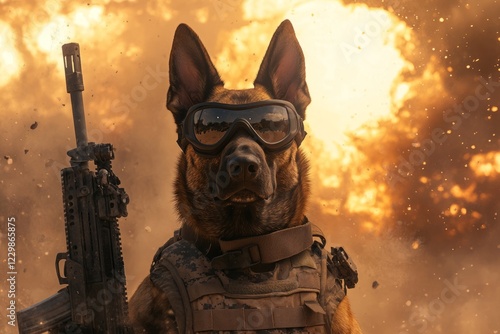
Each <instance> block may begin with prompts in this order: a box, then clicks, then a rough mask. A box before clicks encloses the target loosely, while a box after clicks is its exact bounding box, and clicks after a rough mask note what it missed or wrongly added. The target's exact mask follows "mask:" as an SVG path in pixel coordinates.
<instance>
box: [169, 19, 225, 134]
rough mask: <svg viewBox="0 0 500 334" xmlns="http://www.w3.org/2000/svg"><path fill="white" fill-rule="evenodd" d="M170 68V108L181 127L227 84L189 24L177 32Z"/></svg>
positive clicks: (181, 26) (179, 27)
mask: <svg viewBox="0 0 500 334" xmlns="http://www.w3.org/2000/svg"><path fill="white" fill-rule="evenodd" d="M169 66H170V70H169V76H170V88H169V89H168V93H167V108H168V109H169V110H170V111H171V112H172V114H173V115H174V119H175V122H176V123H177V124H180V123H181V122H182V121H183V120H184V118H185V117H186V112H187V110H188V109H189V108H190V107H191V106H192V105H194V104H196V103H200V102H203V101H205V100H206V99H207V98H208V96H209V95H210V93H211V92H212V91H213V89H214V88H215V87H216V86H219V85H220V86H223V85H224V82H223V81H222V80H221V78H220V76H219V74H218V73H217V70H216V69H215V67H214V65H213V63H212V61H211V60H210V56H209V55H208V52H207V50H206V49H205V47H204V46H203V44H202V43H201V41H200V38H199V37H198V35H196V33H195V32H194V31H193V30H192V29H191V28H190V27H189V26H187V25H186V24H180V25H179V26H178V27H177V30H176V31H175V35H174V41H173V43H172V51H171V53H170V64H169Z"/></svg>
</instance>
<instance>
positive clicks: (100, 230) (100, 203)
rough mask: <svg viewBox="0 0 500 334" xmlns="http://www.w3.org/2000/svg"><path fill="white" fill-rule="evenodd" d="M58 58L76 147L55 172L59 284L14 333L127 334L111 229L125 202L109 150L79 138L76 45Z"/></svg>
mask: <svg viewBox="0 0 500 334" xmlns="http://www.w3.org/2000/svg"><path fill="white" fill-rule="evenodd" d="M63 57H64V65H65V74H66V88H67V91H68V93H70V95H71V105H72V111H73V121H74V127H75V136H76V144H77V147H76V148H75V149H73V150H70V151H68V155H69V156H70V157H71V159H70V163H71V166H70V167H67V168H64V169H63V170H62V171H61V182H62V191H63V204H64V218H65V230H66V245H67V252H66V253H59V254H57V257H56V273H57V277H58V279H59V283H60V284H67V287H65V288H63V289H62V290H60V291H59V292H58V293H56V294H55V295H53V296H51V297H49V298H47V299H45V300H44V301H42V302H40V303H38V304H35V305H33V306H31V307H29V308H27V309H25V310H22V311H20V312H19V314H18V320H19V332H20V333H23V334H25V333H26V334H32V333H44V332H46V331H48V332H50V333H90V334H94V333H103V334H104V333H109V334H113V333H131V332H132V331H131V329H130V328H129V326H128V324H127V322H128V305H127V295H126V285H125V268H124V263H123V256H122V250H121V240H120V230H119V227H118V218H120V217H126V216H127V204H128V202H129V198H128V195H127V194H126V192H125V190H124V189H123V188H120V187H119V185H120V180H119V179H118V177H117V176H116V175H115V174H114V173H113V171H112V169H111V160H113V159H114V151H113V146H112V145H111V144H95V143H88V141H87V130H86V125H85V113H84V108H83V98H82V91H83V89H84V87H83V76H82V70H81V60H80V51H79V45H78V44H77V43H69V44H65V45H63ZM90 160H93V161H94V164H95V166H96V172H93V171H91V170H89V161H90ZM61 262H63V264H64V271H63V272H62V273H61V269H60V268H61Z"/></svg>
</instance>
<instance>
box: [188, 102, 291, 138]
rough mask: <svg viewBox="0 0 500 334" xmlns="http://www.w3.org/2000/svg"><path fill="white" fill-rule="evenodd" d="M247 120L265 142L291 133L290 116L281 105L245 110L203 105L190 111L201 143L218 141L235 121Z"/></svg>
mask: <svg viewBox="0 0 500 334" xmlns="http://www.w3.org/2000/svg"><path fill="white" fill-rule="evenodd" d="M238 121H241V122H245V123H247V124H250V126H251V127H252V128H253V130H254V131H255V133H257V134H258V135H259V137H260V138H261V139H262V140H264V141H265V142H267V143H270V144H274V143H278V142H280V141H281V140H283V139H284V138H286V136H287V135H288V134H289V133H290V117H289V114H288V111H287V109H286V108H285V107H284V106H281V105H265V106H260V107H256V108H253V109H252V110H251V112H249V111H248V110H241V111H236V110H227V109H221V108H203V109H200V110H197V111H196V112H195V114H194V115H193V122H194V135H195V137H196V140H198V141H199V142H200V143H201V144H204V145H215V144H217V143H218V142H219V141H220V140H221V139H222V138H223V137H224V135H225V134H226V132H227V131H228V130H229V129H230V128H231V126H232V125H233V124H234V123H235V122H238Z"/></svg>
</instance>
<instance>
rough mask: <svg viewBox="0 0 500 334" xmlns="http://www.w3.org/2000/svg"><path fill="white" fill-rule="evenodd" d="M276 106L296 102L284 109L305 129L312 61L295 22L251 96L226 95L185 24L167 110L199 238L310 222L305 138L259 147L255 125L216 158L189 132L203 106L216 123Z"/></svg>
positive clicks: (283, 30) (184, 202) (273, 47)
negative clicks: (271, 104)
mask: <svg viewBox="0 0 500 334" xmlns="http://www.w3.org/2000/svg"><path fill="white" fill-rule="evenodd" d="M268 100H284V101H288V102H289V103H291V105H292V107H291V108H288V107H287V106H286V105H285V106H282V108H284V109H286V110H288V111H287V112H289V114H288V116H289V117H291V118H294V116H295V115H298V116H300V117H295V118H296V119H294V120H292V121H294V122H296V125H297V126H298V127H300V126H301V125H302V123H301V122H302V120H301V119H304V118H305V109H306V107H307V105H308V104H309V103H310V100H311V99H310V96H309V92H308V89H307V84H306V81H305V65H304V56H303V53H302V50H301V48H300V45H299V43H298V41H297V38H296V37H295V32H294V30H293V27H292V24H291V23H290V22H289V21H288V20H287V21H284V22H283V23H282V24H281V25H280V26H279V27H278V29H277V30H276V32H275V33H274V36H273V38H272V40H271V43H270V45H269V47H268V49H267V52H266V54H265V56H264V59H263V61H262V64H261V66H260V69H259V72H258V74H257V78H256V79H255V81H254V88H253V89H245V90H229V89H225V88H224V82H223V81H222V80H221V78H220V76H219V74H218V73H217V70H216V69H215V67H214V65H213V63H212V61H211V60H210V57H209V55H208V53H207V51H206V49H205V47H204V46H203V44H202V43H201V41H200V39H199V38H198V36H197V35H196V33H195V32H194V31H193V30H192V29H191V28H189V27H188V26H187V25H185V24H181V25H180V26H179V27H178V28H177V30H176V32H175V36H174V41H173V45H172V52H171V55H170V88H169V91H168V96H167V107H168V109H169V110H170V111H172V114H173V116H174V119H175V122H176V124H177V131H178V133H179V134H180V135H179V137H180V138H179V142H180V143H182V145H181V146H182V147H183V149H184V153H183V154H182V155H181V157H180V159H179V163H178V176H177V179H176V182H175V192H176V203H177V209H178V212H179V215H180V217H181V219H182V221H183V222H184V223H186V224H188V225H190V226H191V227H192V228H193V229H194V230H195V231H196V232H197V233H198V235H200V236H202V237H205V238H208V239H219V238H224V239H233V238H239V237H246V236H252V235H259V234H263V233H268V232H272V231H276V230H279V229H282V228H284V227H288V226H294V225H298V224H300V223H301V222H302V220H303V217H304V210H305V204H306V199H307V196H308V192H309V185H308V178H307V171H308V164H307V161H306V159H305V157H304V155H303V154H302V152H301V151H300V149H299V147H298V145H299V144H300V141H301V139H302V138H299V139H300V140H290V142H289V143H288V145H286V146H284V147H278V148H273V149H272V150H271V149H269V147H268V146H266V145H265V142H264V141H259V140H256V138H257V139H258V135H256V133H255V131H254V130H255V129H254V130H252V129H251V128H252V126H251V125H250V123H249V122H246V123H247V126H240V127H238V126H236V127H233V128H231V131H230V134H229V133H228V134H227V135H226V136H225V137H224V138H225V140H224V141H221V142H220V143H219V145H218V147H217V149H214V150H210V151H209V152H208V153H207V152H204V151H203V150H202V152H200V149H199V147H198V148H197V147H195V145H193V144H192V142H191V143H190V142H189V141H186V140H185V138H184V137H185V136H186V129H190V127H191V129H192V127H193V124H191V123H193V122H196V120H197V119H199V118H201V114H200V113H197V114H194V112H193V110H192V109H193V108H192V107H193V106H195V105H198V104H200V103H205V104H206V105H207V106H206V108H207V109H210V115H211V116H210V117H216V118H218V115H217V112H218V110H221V111H220V112H221V113H224V114H223V115H225V117H228V118H229V119H232V120H234V119H235V118H237V116H234V115H237V114H236V113H241V115H243V113H245V112H247V111H246V110H245V108H246V107H245V108H243V110H238V109H239V108H238V106H239V105H242V104H243V105H246V104H249V106H248V107H249V108H253V109H256V108H257V109H258V107H259V106H261V103H259V101H268ZM206 102H209V103H208V104H207V103H206ZM210 102H216V103H221V105H219V104H214V103H212V104H211V103H210ZM262 103H264V104H266V103H267V102H262ZM213 106H216V107H213ZM212 107H213V108H212ZM240 109H241V108H240ZM293 109H295V110H296V114H293V113H294V112H295V111H293ZM280 110H281V112H282V113H285V111H283V109H280ZM188 111H189V112H188ZM204 112H205V111H204ZM206 114H207V113H205V114H204V115H206ZM221 115H222V114H221ZM228 115H229V116H228ZM292 116H293V117H292ZM268 117H269V118H272V117H274V116H268ZM207 118H209V117H207ZM266 121H267V122H269V121H272V120H271V119H266ZM189 122H191V123H189ZM207 122H209V120H205V123H204V125H205V126H207V124H208V125H211V124H212V125H211V126H212V132H215V133H214V135H215V136H220V133H219V130H213V123H207ZM188 123H189V124H188ZM243 123H245V122H243ZM261 123H262V122H261ZM220 124H222V123H220ZM220 124H219V126H220ZM259 124H260V123H259ZM225 125H227V124H225ZM297 126H296V127H295V130H296V131H298V132H297V137H300V136H301V135H302V137H303V135H304V133H303V132H302V133H300V130H302V131H303V129H300V128H299V129H297ZM287 129H288V131H290V129H289V128H287ZM199 131H200V133H202V132H203V133H205V130H199ZM252 131H253V132H252ZM294 139H297V138H294ZM209 140H212V139H209Z"/></svg>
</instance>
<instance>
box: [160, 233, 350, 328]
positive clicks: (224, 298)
mask: <svg viewBox="0 0 500 334" xmlns="http://www.w3.org/2000/svg"><path fill="white" fill-rule="evenodd" d="M307 224H309V226H302V227H296V228H294V229H295V231H291V232H290V231H287V230H283V231H285V232H281V231H280V232H281V233H282V235H279V237H283V236H284V235H285V234H288V235H289V236H290V235H292V234H294V235H295V236H297V238H296V240H294V241H295V242H294V244H295V245H291V246H290V245H281V246H280V245H279V244H277V245H272V246H270V245H269V242H270V241H272V240H275V239H276V238H277V237H278V235H271V234H270V235H267V236H268V237H267V240H266V237H265V236H259V237H252V238H247V239H240V240H238V241H236V243H234V242H232V244H231V245H232V246H233V249H231V250H226V251H225V252H224V253H223V254H222V255H221V256H218V257H215V258H213V259H212V260H211V259H209V258H208V257H207V256H205V254H203V253H202V252H201V251H200V250H199V249H198V248H197V247H196V246H195V245H194V244H193V242H191V241H188V240H184V239H182V238H179V237H177V238H176V239H175V240H170V241H169V243H167V246H166V247H162V248H160V250H159V252H158V253H157V255H156V256H155V260H154V262H153V265H152V268H151V275H150V278H151V280H152V282H153V284H155V285H156V286H157V287H158V288H159V289H160V290H162V291H163V292H164V293H165V294H166V295H167V297H168V300H169V302H170V304H171V306H172V308H173V311H174V315H175V318H176V322H177V326H178V331H179V333H227V332H238V333H240V332H245V333H257V331H258V333H331V330H330V327H331V324H330V321H331V319H332V317H333V314H334V312H335V310H336V309H337V306H338V304H339V303H340V302H341V301H342V299H343V298H344V297H345V295H346V289H345V288H346V286H349V287H354V283H356V282H357V271H356V268H355V266H354V264H353V263H352V262H351V261H350V260H349V259H348V257H347V255H346V254H345V252H344V251H343V249H342V248H340V249H339V248H332V253H333V254H332V253H329V252H327V251H326V250H325V249H324V245H325V242H326V240H325V239H324V237H323V236H322V234H320V233H316V234H315V236H317V237H319V238H320V240H321V242H318V241H314V242H313V239H312V237H313V233H311V226H310V223H307ZM292 229H293V228H292ZM299 229H300V230H299ZM304 229H306V230H308V231H309V236H307V235H306V236H303V235H302V234H303V233H302V232H303V231H304ZM275 234H276V232H275ZM269 236H270V237H269ZM308 240H310V241H311V243H310V244H309V245H307V244H308V243H309V241H308ZM285 243H286V242H285ZM297 244H299V246H298V247H297V246H296V245H297ZM301 244H302V245H301ZM242 245H243V246H242ZM222 246H224V245H223V244H222ZM240 246H241V247H240ZM259 246H260V247H259ZM234 247H238V248H237V249H234ZM269 247H271V248H269ZM259 248H260V250H262V249H276V252H272V253H273V254H266V252H260V253H259ZM301 248H302V249H301ZM222 249H223V251H224V247H222ZM339 251H340V253H339ZM267 253H269V251H268V252H267ZM275 253H278V255H276V254H275ZM291 253H295V254H293V255H291V256H289V255H290V254H291ZM283 256H286V257H285V258H282V257H283ZM275 259H279V260H278V261H274V260H275ZM256 263H264V264H267V265H268V267H269V268H268V270H266V271H263V272H255V271H253V269H252V268H255V267H254V265H255V264H256ZM343 280H344V282H345V286H343V284H342V281H343Z"/></svg>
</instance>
